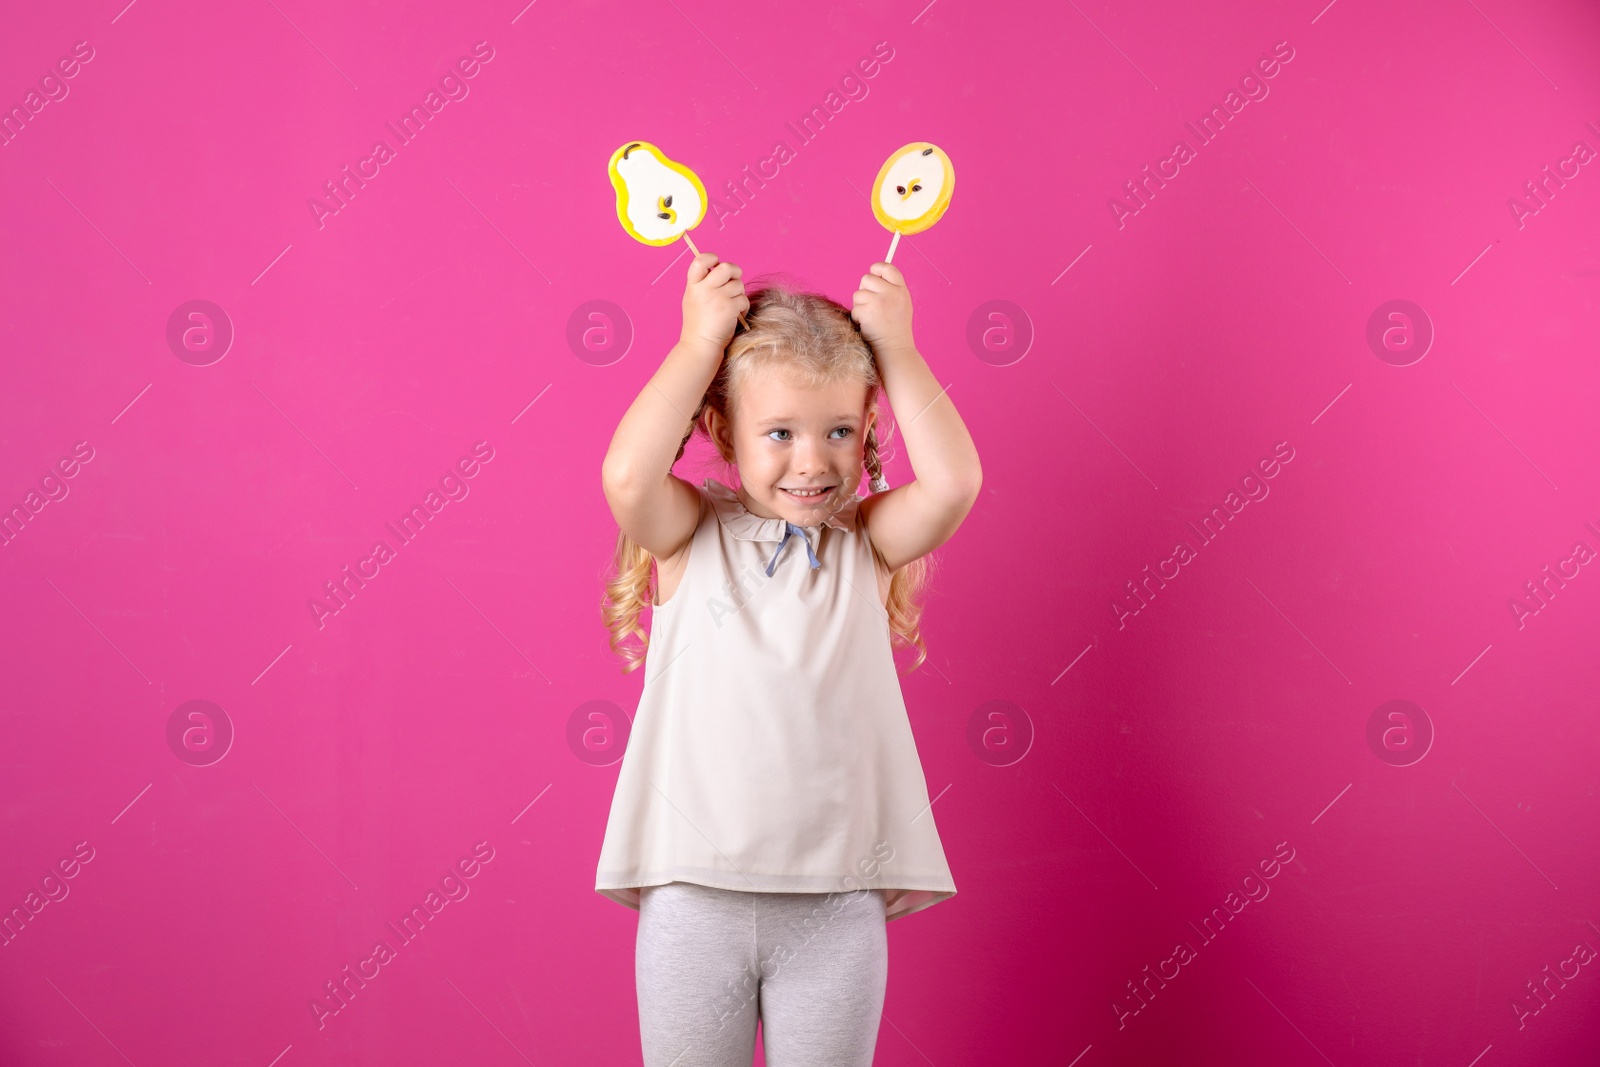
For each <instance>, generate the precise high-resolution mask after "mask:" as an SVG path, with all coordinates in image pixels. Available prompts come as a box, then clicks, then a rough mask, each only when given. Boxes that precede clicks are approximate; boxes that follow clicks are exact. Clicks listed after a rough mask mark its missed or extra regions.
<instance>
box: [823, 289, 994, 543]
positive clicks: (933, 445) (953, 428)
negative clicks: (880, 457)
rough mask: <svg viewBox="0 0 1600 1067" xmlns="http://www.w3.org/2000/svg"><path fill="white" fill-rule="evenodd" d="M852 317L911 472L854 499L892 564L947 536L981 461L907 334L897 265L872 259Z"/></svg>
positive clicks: (907, 298) (907, 300) (976, 481)
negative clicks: (875, 369)
mask: <svg viewBox="0 0 1600 1067" xmlns="http://www.w3.org/2000/svg"><path fill="white" fill-rule="evenodd" d="M851 317H853V318H854V319H855V320H856V321H857V322H859V323H860V324H861V335H862V337H864V338H865V339H866V340H867V342H868V343H869V344H871V345H872V351H873V355H874V356H875V357H876V359H877V363H878V373H879V375H880V376H881V378H882V380H883V389H884V392H885V393H887V394H888V397H889V403H890V406H891V407H893V409H894V412H895V418H896V421H897V423H898V425H899V429H900V432H901V434H902V435H903V436H904V438H905V444H906V454H907V456H908V458H909V459H910V460H911V467H912V470H913V471H914V472H915V474H916V478H915V480H914V481H911V482H908V483H907V484H905V485H901V486H897V487H895V488H894V489H891V490H889V491H888V492H886V493H874V494H872V495H871V496H869V497H867V498H866V499H865V500H863V501H862V502H861V505H860V513H861V515H862V516H863V521H864V522H865V523H866V525H867V527H868V529H869V530H870V531H871V534H870V536H871V538H872V543H873V545H874V546H875V547H876V548H877V550H878V552H879V554H881V555H882V556H883V559H884V562H885V563H886V564H887V565H888V567H889V570H890V571H891V572H893V571H896V570H899V569H900V568H901V567H903V566H905V565H906V564H907V563H910V562H911V561H912V560H914V559H918V558H920V557H922V556H925V555H927V554H928V553H929V552H932V551H933V550H934V549H936V548H938V547H939V546H940V545H942V544H944V543H945V542H946V541H948V540H950V538H951V537H952V536H954V534H955V532H956V530H957V529H958V528H960V526H961V523H962V521H963V520H964V519H966V517H967V513H968V512H969V511H971V510H972V505H973V504H974V503H975V502H976V501H977V499H978V491H979V489H980V488H981V487H982V485H983V467H982V466H981V465H980V464H979V462H978V450H977V448H976V447H975V446H974V445H973V443H972V435H971V434H969V433H968V432H967V426H966V423H964V422H962V421H961V415H960V413H959V412H957V411H956V406H955V402H954V401H953V400H951V399H950V394H949V392H948V387H941V386H940V385H939V383H938V381H937V380H936V379H935V378H934V376H933V372H932V371H931V370H929V369H928V364H927V361H926V360H924V359H923V358H922V354H921V353H920V352H918V351H917V346H916V343H915V342H914V341H913V340H912V336H911V295H910V291H909V290H908V289H907V288H906V284H905V278H904V276H903V275H901V273H900V270H899V268H897V267H895V266H894V265H893V264H892V263H874V264H873V265H872V268H871V273H869V274H867V275H866V276H865V277H863V278H862V279H861V289H860V290H858V291H857V292H856V294H855V306H854V308H853V309H852V311H851Z"/></svg>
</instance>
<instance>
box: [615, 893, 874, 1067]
mask: <svg viewBox="0 0 1600 1067" xmlns="http://www.w3.org/2000/svg"><path fill="white" fill-rule="evenodd" d="M883 907H884V906H883V897H882V895H881V894H880V893H879V892H878V891H877V890H875V889H860V890H856V891H855V892H851V893H844V892H840V893H756V892H739V891H735V890H730V889H715V888H712V887H710V886H703V885H696V884H693V883H690V882H669V883H667V884H666V885H659V886H647V887H646V888H644V889H642V890H640V893H639V935H638V941H637V945H636V949H635V953H634V974H635V978H636V980H637V983H638V996H639V1035H640V1038H641V1042H642V1044H643V1048H644V1063H645V1067H750V1061H751V1057H752V1056H753V1054H754V1052H755V1040H756V1020H757V1018H759V1019H760V1020H761V1044H762V1051H763V1053H764V1054H765V1056H766V1062H767V1064H768V1067H870V1064H871V1063H872V1050H873V1047H874V1046H875V1045H876V1044H877V1040H878V1020H879V1018H880V1017H881V1013H882V1011H883V995H884V989H885V987H886V985H887V982H888V977H889V944H888V940H887V938H886V937H885V933H884V915H883Z"/></svg>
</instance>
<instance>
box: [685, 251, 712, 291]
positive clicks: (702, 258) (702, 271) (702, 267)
mask: <svg viewBox="0 0 1600 1067" xmlns="http://www.w3.org/2000/svg"><path fill="white" fill-rule="evenodd" d="M716 265H717V254H716V253H715V252H701V253H700V254H699V255H698V256H695V257H694V258H693V259H691V260H690V261H689V284H690V285H693V284H694V283H695V282H698V281H700V280H701V279H703V278H704V277H705V276H706V275H707V274H709V273H710V272H711V268H712V267H714V266H716Z"/></svg>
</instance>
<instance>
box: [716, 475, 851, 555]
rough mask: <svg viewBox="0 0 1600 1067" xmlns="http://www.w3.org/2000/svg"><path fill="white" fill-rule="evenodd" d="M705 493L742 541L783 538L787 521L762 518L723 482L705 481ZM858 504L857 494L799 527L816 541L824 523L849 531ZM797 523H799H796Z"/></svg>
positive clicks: (722, 519) (731, 531) (720, 518)
mask: <svg viewBox="0 0 1600 1067" xmlns="http://www.w3.org/2000/svg"><path fill="white" fill-rule="evenodd" d="M705 490H706V494H707V495H708V496H709V497H710V498H711V503H712V504H713V505H714V506H715V507H716V509H717V518H718V519H719V520H721V522H722V525H723V526H726V527H727V528H728V531H729V532H730V533H732V534H733V536H735V537H737V538H739V539H740V540H743V541H774V542H780V541H782V540H783V536H784V533H785V532H786V531H787V528H788V524H787V521H786V520H784V519H781V518H771V519H764V518H762V517H761V516H760V515H757V514H755V513H753V512H752V511H750V510H749V509H748V508H746V507H745V506H744V504H743V503H742V502H741V501H740V500H739V495H738V494H737V493H735V492H734V491H733V490H732V489H730V488H729V487H728V486H726V485H723V484H722V483H721V482H719V481H717V480H716V479H715V478H707V479H706V480H705ZM860 506H861V498H860V497H852V498H851V499H850V501H849V503H847V504H845V506H844V507H842V508H840V509H839V510H838V511H837V512H835V513H834V514H832V515H828V516H826V517H824V518H823V520H822V522H820V523H816V524H814V525H811V526H802V527H801V529H803V530H805V531H806V533H807V538H808V539H809V540H810V541H812V542H815V541H816V535H817V534H818V533H820V532H821V531H822V527H823V526H832V527H833V528H834V529H835V530H843V531H845V532H846V533H850V532H852V531H854V530H855V523H856V513H857V510H858V509H859V508H860ZM796 525H798V523H797V524H796Z"/></svg>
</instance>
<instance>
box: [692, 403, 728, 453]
mask: <svg viewBox="0 0 1600 1067" xmlns="http://www.w3.org/2000/svg"><path fill="white" fill-rule="evenodd" d="M700 421H701V422H702V423H704V424H705V428H706V436H707V437H709V438H711V443H712V444H713V445H714V446H716V449H717V455H719V456H721V457H722V459H723V461H724V462H725V463H732V462H733V427H731V426H729V425H728V420H727V419H724V418H723V417H722V413H721V412H720V411H718V410H717V409H716V408H714V407H712V406H711V405H709V404H707V405H706V410H705V413H704V414H702V415H701V416H700Z"/></svg>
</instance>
